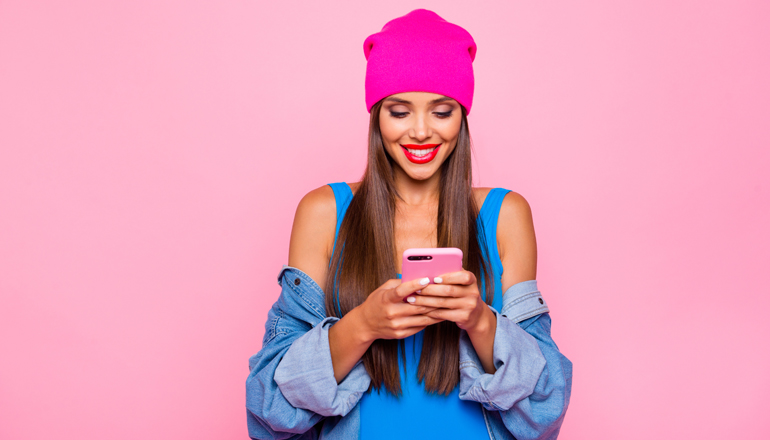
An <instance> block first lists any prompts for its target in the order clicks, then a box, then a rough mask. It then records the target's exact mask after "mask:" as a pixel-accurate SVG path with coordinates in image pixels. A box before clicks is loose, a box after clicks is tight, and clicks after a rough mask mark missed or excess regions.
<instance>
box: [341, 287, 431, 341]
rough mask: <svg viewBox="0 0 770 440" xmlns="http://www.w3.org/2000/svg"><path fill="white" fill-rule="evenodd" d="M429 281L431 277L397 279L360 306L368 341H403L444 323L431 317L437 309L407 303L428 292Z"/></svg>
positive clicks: (363, 327) (371, 295) (363, 328)
mask: <svg viewBox="0 0 770 440" xmlns="http://www.w3.org/2000/svg"><path fill="white" fill-rule="evenodd" d="M429 282H430V280H429V279H428V278H422V279H418V280H412V281H408V282H406V283H402V282H401V280H397V279H393V280H388V281H386V282H385V283H384V284H383V285H382V286H380V287H378V288H377V290H375V291H374V292H372V293H371V294H370V295H369V297H368V298H367V299H366V301H364V303H363V304H361V305H359V306H358V307H356V309H359V310H357V312H359V313H358V314H359V315H360V317H361V323H362V330H363V331H364V333H365V334H366V335H367V339H369V340H371V341H374V340H375V339H403V338H406V337H408V336H411V335H413V334H415V333H417V332H419V331H420V330H422V329H424V328H425V327H427V326H429V325H432V324H436V323H438V322H441V321H443V320H444V318H441V317H437V316H430V315H429V313H430V312H433V311H434V310H435V309H436V307H433V306H415V305H414V304H412V303H409V302H406V301H405V300H404V299H405V298H406V297H407V296H409V295H411V294H413V293H415V292H419V291H420V290H421V289H425V286H427V285H428V283H429Z"/></svg>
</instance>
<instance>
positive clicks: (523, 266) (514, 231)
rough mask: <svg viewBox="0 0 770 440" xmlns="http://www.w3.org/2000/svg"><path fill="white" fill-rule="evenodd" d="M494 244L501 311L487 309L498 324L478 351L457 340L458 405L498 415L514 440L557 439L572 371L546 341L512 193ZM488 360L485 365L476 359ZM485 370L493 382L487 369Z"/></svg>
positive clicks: (543, 311)
mask: <svg viewBox="0 0 770 440" xmlns="http://www.w3.org/2000/svg"><path fill="white" fill-rule="evenodd" d="M497 238H498V247H499V249H500V254H501V259H502V262H503V268H504V271H503V279H502V283H503V291H504V292H505V293H504V295H503V309H502V310H501V311H500V312H498V311H495V310H493V309H492V308H490V311H492V312H493V313H494V315H495V316H496V318H497V320H496V323H497V326H496V328H495V333H494V338H491V339H486V340H482V341H481V343H477V342H476V341H473V340H472V338H471V337H470V335H469V334H468V333H463V334H462V336H461V341H460V355H461V358H460V360H461V365H460V367H461V370H460V398H461V399H464V400H474V401H477V402H480V403H481V404H482V405H484V407H485V408H486V409H487V410H491V411H498V412H499V416H500V417H501V418H502V421H503V423H504V424H505V426H506V428H507V429H508V430H509V431H510V432H511V433H512V434H513V435H514V436H515V437H516V438H517V439H520V440H523V439H530V438H532V439H535V438H538V439H540V438H555V436H556V435H557V434H558V432H559V429H560V427H561V423H562V421H563V418H564V414H565V412H566V410H567V406H568V404H569V397H570V391H571V386H572V363H571V362H570V361H569V360H568V359H567V358H566V357H564V355H562V354H561V353H560V352H559V349H558V347H557V346H556V344H555V343H554V342H553V339H552V338H551V332H550V329H551V319H550V315H549V313H548V311H549V310H548V307H547V305H546V304H545V302H544V301H543V298H542V295H541V294H540V292H539V291H538V290H537V283H536V281H534V280H535V277H536V260H537V246H536V243H535V234H534V227H533V222H532V214H531V211H530V208H529V205H528V204H527V202H526V200H524V198H523V197H521V196H520V195H518V194H516V193H508V194H507V195H506V197H505V199H504V201H503V205H502V207H501V210H500V217H499V221H498V230H497ZM489 345H492V347H493V348H492V349H491V350H489V347H488V346H489ZM490 354H491V359H489V358H487V359H482V358H481V356H482V355H484V356H490ZM490 362H491V363H492V364H493V366H494V370H492V372H493V374H489V373H490V371H489V370H488V369H487V363H490ZM482 365H483V366H484V367H481V366H482Z"/></svg>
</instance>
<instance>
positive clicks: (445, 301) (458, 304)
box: [407, 295, 468, 313]
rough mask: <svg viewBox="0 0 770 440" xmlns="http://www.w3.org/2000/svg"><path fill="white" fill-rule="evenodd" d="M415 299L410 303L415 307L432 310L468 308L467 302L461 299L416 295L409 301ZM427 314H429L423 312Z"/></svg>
mask: <svg viewBox="0 0 770 440" xmlns="http://www.w3.org/2000/svg"><path fill="white" fill-rule="evenodd" d="M411 298H414V302H410V304H412V305H413V306H415V307H430V308H432V309H459V308H463V307H465V306H467V304H468V303H467V301H465V300H463V299H461V298H455V297H446V296H427V295H415V296H410V297H408V298H407V299H411ZM423 313H427V312H423Z"/></svg>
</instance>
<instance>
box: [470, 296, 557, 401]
mask: <svg viewBox="0 0 770 440" xmlns="http://www.w3.org/2000/svg"><path fill="white" fill-rule="evenodd" d="M490 309H492V311H493V312H494V313H495V317H496V318H497V327H496V329H495V343H494V349H493V361H494V365H495V368H496V371H495V373H494V374H489V373H486V372H485V371H484V368H483V367H482V366H481V360H480V359H479V357H478V355H477V354H476V350H475V349H474V348H473V343H472V342H471V339H470V337H469V336H468V333H467V332H466V331H464V330H462V331H461V332H460V399H462V400H472V401H475V402H478V403H480V404H482V405H483V406H484V408H486V409H487V410H497V411H507V410H508V409H510V408H511V407H512V406H513V405H514V404H515V403H516V402H518V401H520V400H522V399H524V398H526V397H527V396H529V395H530V394H532V392H533V391H534V390H535V386H536V385H537V381H538V379H539V378H540V374H541V373H542V372H543V369H544V368H545V357H543V353H542V352H541V351H540V347H539V346H538V344H537V341H536V340H535V338H534V337H533V336H532V335H530V334H529V333H527V332H526V331H525V330H524V329H522V328H521V327H519V325H518V324H516V323H515V322H513V321H512V320H510V319H508V318H506V317H504V316H503V315H501V314H500V313H498V312H497V310H495V309H494V308H492V307H490Z"/></svg>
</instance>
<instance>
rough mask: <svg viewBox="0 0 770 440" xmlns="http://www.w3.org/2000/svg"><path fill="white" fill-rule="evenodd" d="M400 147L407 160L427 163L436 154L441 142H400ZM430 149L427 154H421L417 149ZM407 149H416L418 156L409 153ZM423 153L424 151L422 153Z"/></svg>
mask: <svg viewBox="0 0 770 440" xmlns="http://www.w3.org/2000/svg"><path fill="white" fill-rule="evenodd" d="M400 145H401V149H402V150H404V154H405V155H406V158H407V159H409V162H412V163H416V164H423V163H428V162H430V161H432V160H433V158H434V157H436V154H438V150H439V148H441V147H440V145H441V144H425V145H414V144H400ZM431 149H432V151H431V152H430V153H428V154H425V155H422V154H421V153H423V152H421V151H419V150H425V151H428V150H431ZM409 150H412V151H414V150H418V151H416V152H417V153H418V154H420V155H419V156H418V155H416V154H413V153H410V152H409ZM423 154H424V153H423Z"/></svg>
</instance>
